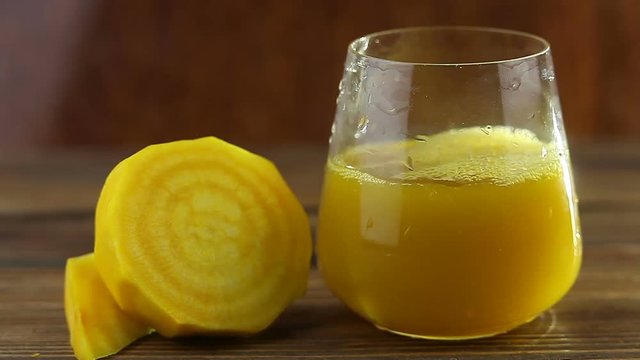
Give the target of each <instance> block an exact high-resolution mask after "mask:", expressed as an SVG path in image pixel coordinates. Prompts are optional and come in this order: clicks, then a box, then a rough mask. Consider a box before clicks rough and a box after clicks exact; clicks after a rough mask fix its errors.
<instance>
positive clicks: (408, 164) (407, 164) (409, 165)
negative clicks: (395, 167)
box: [404, 155, 413, 171]
mask: <svg viewBox="0 0 640 360" xmlns="http://www.w3.org/2000/svg"><path fill="white" fill-rule="evenodd" d="M404 166H405V167H406V168H407V170H409V171H413V158H412V157H411V156H409V155H407V159H406V160H405V161H404Z"/></svg>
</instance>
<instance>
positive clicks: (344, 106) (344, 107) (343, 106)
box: [340, 103, 347, 111]
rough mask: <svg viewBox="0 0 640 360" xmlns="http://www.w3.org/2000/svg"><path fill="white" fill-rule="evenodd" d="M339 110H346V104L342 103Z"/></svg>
mask: <svg viewBox="0 0 640 360" xmlns="http://www.w3.org/2000/svg"><path fill="white" fill-rule="evenodd" d="M340 109H342V111H345V110H347V104H345V103H342V106H340Z"/></svg>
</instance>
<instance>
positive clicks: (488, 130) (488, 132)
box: [480, 125, 493, 135]
mask: <svg viewBox="0 0 640 360" xmlns="http://www.w3.org/2000/svg"><path fill="white" fill-rule="evenodd" d="M480 130H481V131H482V132H483V133H485V134H486V135H491V132H492V131H493V127H491V125H487V126H485V127H483V128H480Z"/></svg>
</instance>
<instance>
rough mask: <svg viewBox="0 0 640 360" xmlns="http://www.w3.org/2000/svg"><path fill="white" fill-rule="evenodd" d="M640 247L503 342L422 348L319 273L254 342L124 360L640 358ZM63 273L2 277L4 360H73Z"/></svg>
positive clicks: (146, 349)
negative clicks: (378, 324) (372, 320)
mask: <svg viewBox="0 0 640 360" xmlns="http://www.w3.org/2000/svg"><path fill="white" fill-rule="evenodd" d="M639 258H640V243H638V242H635V243H624V244H615V245H612V244H606V243H601V244H591V246H589V247H588V248H587V250H586V251H585V258H584V268H583V271H582V274H581V276H580V278H579V280H578V282H577V283H576V285H575V286H574V288H573V289H572V291H571V292H570V293H569V295H568V296H567V297H566V298H565V299H563V300H562V301H561V302H560V303H559V304H557V306H555V307H554V308H553V309H552V310H550V311H548V312H546V313H544V315H543V316H542V317H540V318H538V319H536V320H535V321H533V322H532V323H530V324H527V325H524V326H522V327H521V328H519V329H516V330H515V331H513V332H510V333H508V334H505V335H501V336H497V337H493V338H489V339H483V340H473V341H465V342H453V343H449V342H442V341H420V340H413V339H408V338H404V337H400V336H396V335H392V334H388V333H385V332H382V331H378V330H376V329H375V328H374V327H373V326H371V325H370V324H368V323H367V322H366V321H364V320H361V319H360V318H358V317H357V316H355V315H353V314H352V313H351V312H350V311H349V310H348V309H346V308H345V307H344V306H343V305H342V304H341V303H340V302H339V301H338V300H337V299H335V298H334V297H333V296H331V294H330V293H329V291H328V290H327V289H326V287H325V286H324V285H323V283H322V280H321V278H320V276H319V274H318V273H317V272H313V274H312V276H311V279H310V286H309V290H308V292H307V295H306V296H305V297H304V298H303V299H301V300H299V301H298V302H296V303H295V304H294V305H293V306H292V307H291V308H289V309H288V310H287V311H286V312H285V314H284V315H283V316H282V317H281V318H280V319H279V320H278V321H277V322H276V323H275V324H274V325H273V326H272V327H271V328H269V329H268V330H267V331H265V332H263V333H261V334H259V335H257V336H253V337H247V338H189V339H180V340H167V339H162V338H161V337H159V336H157V335H155V336H151V337H149V338H146V339H143V340H140V341H139V342H137V343H136V344H135V345H133V346H132V347H130V348H128V349H126V350H125V351H124V352H123V353H122V354H120V355H119V356H117V357H116V358H117V359H141V358H144V359H175V358H180V359H204V358H206V359H231V358H243V359H253V358H255V359H258V358H260V359H278V358H300V359H302V358H308V359H314V358H316V359H319V358H323V359H324V358H341V359H342V358H344V359H347V358H361V359H364V358H366V359H386V358H402V359H424V358H443V357H444V358H452V357H455V358H461V359H475V358H479V357H483V356H488V357H490V358H513V357H514V356H523V357H526V358H528V359H532V358H546V359H548V358H567V359H568V358H570V359H591V358H617V359H620V358H626V357H637V356H640V348H639V347H638V345H639V344H640V272H638V271H637V264H638V259H639ZM62 286H63V271H62V269H61V268H59V267H54V268H42V269H33V268H5V269H3V270H2V271H1V272H0V298H1V301H0V339H2V341H1V342H0V358H11V359H17V358H28V357H29V356H30V355H31V354H33V353H40V354H41V356H42V358H46V359H62V358H68V357H69V356H70V355H71V350H70V348H69V345H68V334H67V330H66V327H65V323H64V316H63V304H62V291H63V289H62Z"/></svg>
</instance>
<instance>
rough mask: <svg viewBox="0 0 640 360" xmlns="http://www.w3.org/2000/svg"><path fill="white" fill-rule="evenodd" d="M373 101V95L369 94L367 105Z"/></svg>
mask: <svg viewBox="0 0 640 360" xmlns="http://www.w3.org/2000/svg"><path fill="white" fill-rule="evenodd" d="M372 100H373V95H371V94H369V96H367V104H371V102H372Z"/></svg>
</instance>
